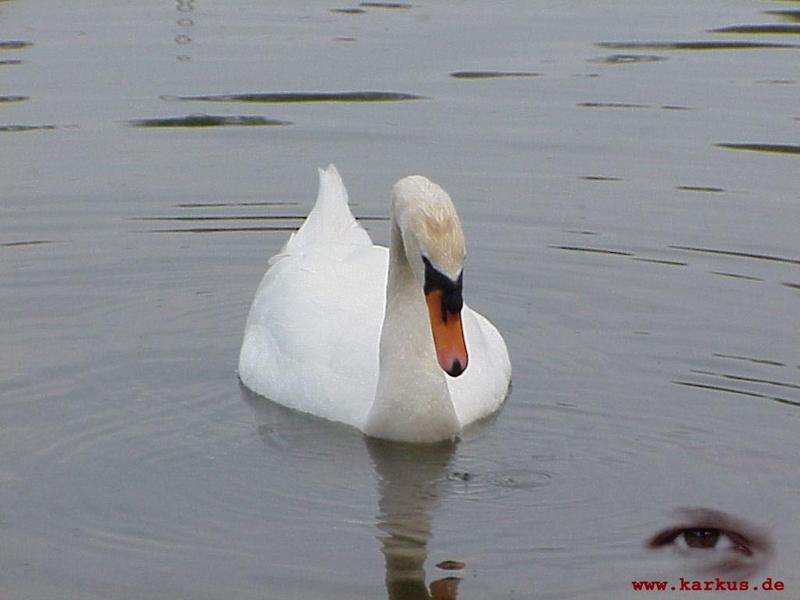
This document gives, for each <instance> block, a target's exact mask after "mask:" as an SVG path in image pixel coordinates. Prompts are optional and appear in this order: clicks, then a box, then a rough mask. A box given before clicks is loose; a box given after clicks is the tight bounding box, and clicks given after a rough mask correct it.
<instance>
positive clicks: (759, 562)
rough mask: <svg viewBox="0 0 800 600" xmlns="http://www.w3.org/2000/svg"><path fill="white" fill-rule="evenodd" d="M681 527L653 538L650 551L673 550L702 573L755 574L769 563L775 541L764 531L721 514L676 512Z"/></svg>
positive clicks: (693, 510) (659, 533) (670, 529)
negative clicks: (733, 572)
mask: <svg viewBox="0 0 800 600" xmlns="http://www.w3.org/2000/svg"><path fill="white" fill-rule="evenodd" d="M676 514H677V516H678V517H679V522H678V524H676V525H674V526H673V527H668V528H667V529H664V530H662V531H659V532H658V533H657V534H655V535H654V536H652V537H651V538H650V539H649V540H647V542H646V543H645V545H646V546H647V547H648V548H651V549H654V550H658V549H671V550H672V551H673V552H675V553H676V554H678V555H680V556H683V557H685V558H686V559H687V560H688V561H690V564H691V565H692V566H693V567H695V568H696V569H697V570H700V571H708V572H732V571H735V572H740V573H752V572H754V571H756V570H758V569H759V568H761V567H762V566H763V565H764V564H766V562H767V561H768V560H769V558H770V556H771V553H772V542H771V541H770V539H769V537H768V536H767V535H766V534H764V533H763V532H760V531H758V529H756V528H755V527H753V526H752V525H750V524H747V523H745V522H744V521H742V520H741V519H736V518H734V517H732V516H730V515H728V514H726V513H723V512H721V511H715V510H711V509H705V508H693V509H681V510H679V511H677V513H676Z"/></svg>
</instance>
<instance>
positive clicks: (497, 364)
mask: <svg viewBox="0 0 800 600" xmlns="http://www.w3.org/2000/svg"><path fill="white" fill-rule="evenodd" d="M461 315H462V322H463V325H464V339H465V341H466V344H467V352H468V353H469V365H468V366H467V370H466V371H464V372H463V373H462V374H461V375H460V376H459V377H450V376H449V375H446V377H447V387H448V389H449V390H450V398H451V399H452V401H453V406H454V407H455V409H456V415H457V416H458V420H459V422H460V423H461V426H462V427H464V426H466V425H468V424H469V423H472V422H473V421H477V420H478V419H481V418H483V417H485V416H487V415H489V414H491V413H493V412H494V411H495V410H497V409H498V408H499V407H500V405H501V404H502V403H503V400H505V398H506V395H507V393H508V384H509V382H510V381H511V361H510V359H509V357H508V349H507V348H506V343H505V341H504V340H503V337H502V336H501V335H500V332H499V331H497V328H495V326H494V325H492V323H491V322H490V321H489V320H488V319H487V318H486V317H484V316H483V315H481V314H480V313H477V312H475V311H474V310H472V309H471V308H469V307H468V306H467V305H466V304H465V305H464V309H463V310H462V312H461Z"/></svg>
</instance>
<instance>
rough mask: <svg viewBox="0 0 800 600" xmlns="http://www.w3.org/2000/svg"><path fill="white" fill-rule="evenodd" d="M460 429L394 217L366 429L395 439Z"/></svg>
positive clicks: (424, 438) (428, 437)
mask: <svg viewBox="0 0 800 600" xmlns="http://www.w3.org/2000/svg"><path fill="white" fill-rule="evenodd" d="M459 430H460V425H459V422H458V417H457V416H456V413H455V409H454V408H453V403H452V401H451V400H450V393H449V391H448V389H447V381H446V379H445V374H444V372H443V371H442V369H441V367H440V366H439V363H438V361H437V359H436V350H435V348H434V346H433V337H432V335H431V328H430V321H429V317H428V308H427V305H426V304H425V297H424V294H423V291H422V288H421V286H420V284H419V282H418V281H417V280H416V278H415V277H414V273H413V271H412V270H411V265H409V263H408V259H407V257H406V252H405V247H404V244H403V238H402V234H401V232H400V228H399V227H398V226H397V224H396V223H395V222H394V219H393V220H392V239H391V245H390V247H389V273H388V278H387V282H386V312H385V316H384V319H383V328H382V329H381V341H380V370H379V375H378V388H377V391H376V393H375V402H374V403H373V405H372V408H371V410H370V412H369V415H368V416H367V423H366V427H365V431H366V433H367V434H368V435H372V436H375V437H381V438H385V439H391V440H396V441H405V442H434V441H441V440H444V439H448V438H453V437H455V435H456V434H457V433H458V432H459Z"/></svg>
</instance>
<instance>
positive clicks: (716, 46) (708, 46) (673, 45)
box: [597, 41, 800, 51]
mask: <svg viewBox="0 0 800 600" xmlns="http://www.w3.org/2000/svg"><path fill="white" fill-rule="evenodd" d="M597 45H598V46H600V47H601V48H609V49H611V50H689V51H692V50H696V51H705V50H761V49H771V48H800V45H797V44H782V43H774V42H719V41H698V42H600V43H599V44H597Z"/></svg>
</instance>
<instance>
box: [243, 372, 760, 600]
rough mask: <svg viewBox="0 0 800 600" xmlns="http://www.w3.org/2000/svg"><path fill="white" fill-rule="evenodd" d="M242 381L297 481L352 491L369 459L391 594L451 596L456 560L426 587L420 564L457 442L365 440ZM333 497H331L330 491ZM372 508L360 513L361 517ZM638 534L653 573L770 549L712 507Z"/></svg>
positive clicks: (681, 512) (733, 567) (718, 567)
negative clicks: (653, 560) (259, 392)
mask: <svg viewBox="0 0 800 600" xmlns="http://www.w3.org/2000/svg"><path fill="white" fill-rule="evenodd" d="M240 389H241V393H242V396H243V398H244V400H245V402H246V403H247V404H248V405H249V406H250V407H251V408H252V409H253V411H254V413H255V416H256V421H257V423H258V430H259V433H260V435H261V437H262V439H263V440H264V442H265V444H267V445H269V446H271V447H273V448H275V451H276V453H278V454H279V456H278V457H277V460H279V461H280V462H281V464H282V468H283V469H288V470H291V469H292V468H293V465H292V464H291V463H292V462H293V461H294V462H296V463H297V467H296V468H297V470H298V472H300V469H302V471H301V472H302V474H303V481H305V482H309V481H311V482H312V485H313V486H314V489H317V490H318V489H333V488H335V489H336V490H338V493H340V494H342V493H344V494H345V495H346V493H347V489H348V487H347V486H353V488H354V491H357V490H360V489H363V486H364V485H365V483H366V482H365V481H364V479H365V478H366V479H369V478H370V475H372V473H369V471H370V468H369V467H370V463H371V466H372V468H373V470H374V477H373V478H372V479H373V480H374V481H375V482H376V484H377V505H378V506H377V511H376V512H374V513H373V512H371V510H372V509H367V510H368V511H370V514H374V515H375V522H374V523H375V525H377V529H378V530H379V533H378V535H377V538H378V540H379V541H380V545H381V551H382V553H383V557H384V565H385V572H384V580H385V584H386V591H387V597H388V599H389V600H454V599H455V598H457V593H458V584H459V582H460V579H459V577H458V576H457V575H458V571H460V570H461V569H463V568H464V565H463V563H460V562H459V561H458V560H451V561H445V562H444V563H439V565H436V566H437V567H439V568H440V569H441V571H442V572H441V574H442V575H445V574H446V573H447V571H448V570H449V569H454V570H453V571H450V573H451V574H452V575H456V576H450V577H448V576H444V577H439V578H436V579H435V581H433V582H432V583H430V584H429V585H428V584H427V582H426V580H427V578H426V572H425V563H426V561H427V558H428V544H429V542H430V540H431V539H432V538H433V535H432V529H433V526H432V524H433V518H434V515H435V514H436V511H437V510H438V509H439V508H440V506H441V502H442V499H443V498H446V497H447V494H448V490H447V489H446V487H447V484H448V481H449V479H448V475H449V473H450V464H451V462H452V460H453V457H454V455H455V452H456V449H457V444H455V443H450V442H442V443H439V444H425V445H417V444H401V443H396V442H388V441H384V440H378V439H373V438H367V437H364V436H362V435H360V434H358V433H357V432H356V431H355V430H353V429H352V428H350V427H348V426H346V425H341V424H337V423H333V422H330V421H325V420H323V419H319V418H317V417H313V416H310V415H305V414H303V413H298V412H296V411H294V410H291V409H288V408H286V407H283V406H281V405H278V404H275V403H273V402H270V401H269V400H266V399H264V398H262V397H260V396H257V395H256V394H254V393H253V392H250V391H249V390H247V389H246V388H245V387H244V386H241V385H240ZM365 446H366V451H365ZM342 463H344V464H342ZM292 472H294V471H292ZM299 485H302V484H299ZM367 485H368V484H367ZM342 489H345V490H346V491H345V492H342ZM296 493H297V494H302V491H297V492H296ZM332 498H333V499H338V498H336V496H335V494H334V493H333V492H332ZM369 516H370V515H369V514H364V517H365V518H366V522H367V523H369ZM642 541H644V547H645V548H646V549H647V551H646V552H644V553H641V554H640V555H639V559H635V560H642V561H644V562H642V563H641V565H642V566H644V565H645V564H646V562H647V561H646V557H647V556H650V557H657V556H662V557H663V558H664V559H665V560H666V562H661V560H660V559H659V564H658V566H657V568H656V570H655V571H654V572H653V573H652V575H653V576H654V577H655V576H660V575H666V573H667V572H672V571H673V570H674V569H675V568H678V569H679V571H677V573H678V574H681V575H683V574H687V573H704V574H707V575H709V576H715V575H719V576H726V575H727V576H729V578H731V577H734V578H735V577H739V578H746V577H751V576H753V575H754V574H756V573H759V572H762V571H763V570H764V569H765V568H766V567H767V566H768V565H770V563H771V561H772V558H773V557H774V555H775V550H774V543H773V541H772V539H771V537H770V535H769V534H767V533H766V532H765V531H763V530H761V529H760V528H759V527H758V526H756V525H753V524H751V523H748V522H747V521H745V520H743V519H742V518H740V517H736V516H733V515H731V514H728V513H725V512H722V511H719V510H714V509H711V508H683V509H678V510H675V511H674V512H673V514H672V516H671V518H670V519H669V521H668V522H665V523H663V524H662V526H661V527H660V528H659V527H658V526H657V525H656V524H655V523H654V524H653V529H652V533H651V534H650V535H649V536H648V537H647V539H646V540H641V539H639V540H636V539H628V540H625V543H626V544H630V546H631V547H632V548H633V547H635V546H636V545H638V544H641V543H642ZM639 547H640V548H641V546H639ZM301 558H302V557H298V560H300V559H301ZM449 558H453V559H458V558H459V557H449ZM652 566H655V565H652Z"/></svg>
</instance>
